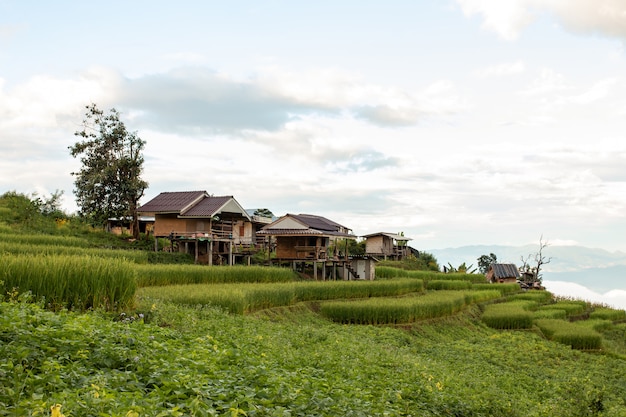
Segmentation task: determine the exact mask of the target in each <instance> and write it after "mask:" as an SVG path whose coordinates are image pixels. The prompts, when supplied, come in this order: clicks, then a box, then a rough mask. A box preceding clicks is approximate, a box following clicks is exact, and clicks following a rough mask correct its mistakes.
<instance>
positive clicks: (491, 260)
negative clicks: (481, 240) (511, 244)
mask: <svg viewBox="0 0 626 417" xmlns="http://www.w3.org/2000/svg"><path fill="white" fill-rule="evenodd" d="M477 261H478V270H479V271H480V273H481V274H486V273H487V272H488V271H489V267H490V266H491V264H495V263H497V262H498V257H497V256H496V255H495V253H490V254H489V255H481V256H480V258H478V259H477Z"/></svg>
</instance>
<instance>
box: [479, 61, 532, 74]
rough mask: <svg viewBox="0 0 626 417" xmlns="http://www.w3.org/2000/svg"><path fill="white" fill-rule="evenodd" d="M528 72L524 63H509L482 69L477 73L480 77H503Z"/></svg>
mask: <svg viewBox="0 0 626 417" xmlns="http://www.w3.org/2000/svg"><path fill="white" fill-rule="evenodd" d="M525 70H526V66H525V65H524V62H522V61H515V62H507V63H503V64H498V65H493V66H490V67H486V68H483V69H480V70H478V71H476V72H475V74H476V75H477V76H479V77H485V78H488V77H502V76H507V75H515V74H521V73H523V72H524V71H525Z"/></svg>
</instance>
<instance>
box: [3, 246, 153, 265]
mask: <svg viewBox="0 0 626 417" xmlns="http://www.w3.org/2000/svg"><path fill="white" fill-rule="evenodd" d="M0 253H5V254H11V255H29V256H91V257H97V258H109V259H127V260H131V261H133V262H135V263H147V262H148V252H145V251H139V250H135V251H133V250H123V249H101V248H85V247H80V246H59V245H55V244H27V243H12V242H1V241H0Z"/></svg>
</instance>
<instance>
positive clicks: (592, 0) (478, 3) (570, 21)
mask: <svg viewBox="0 0 626 417" xmlns="http://www.w3.org/2000/svg"><path fill="white" fill-rule="evenodd" d="M457 3H458V4H459V5H460V6H461V9H462V10H463V12H464V13H465V14H466V15H468V16H473V15H477V14H478V15H481V16H482V18H483V27H484V28H485V29H487V30H491V31H493V32H496V33H497V34H498V35H500V36H501V37H502V38H504V39H506V40H514V39H517V38H518V36H519V34H520V32H521V31H522V29H524V28H525V27H526V26H528V25H529V24H531V23H532V22H533V20H535V19H536V18H537V16H538V15H540V14H542V13H548V14H550V15H552V16H553V17H554V18H555V19H556V20H557V21H559V22H560V23H561V24H562V25H563V27H565V28H566V29H568V30H570V31H573V32H592V33H600V34H603V35H606V36H614V37H618V38H624V37H626V4H625V3H624V1H623V0H507V1H502V0H457Z"/></svg>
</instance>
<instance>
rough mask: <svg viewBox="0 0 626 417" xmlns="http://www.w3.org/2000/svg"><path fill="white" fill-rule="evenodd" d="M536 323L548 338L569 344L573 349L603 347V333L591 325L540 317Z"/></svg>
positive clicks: (596, 348)
mask: <svg viewBox="0 0 626 417" xmlns="http://www.w3.org/2000/svg"><path fill="white" fill-rule="evenodd" d="M535 324H536V325H537V327H539V329H541V331H542V332H543V334H544V335H545V336H546V337H547V338H548V339H550V340H553V341H555V342H559V343H562V344H564V345H569V346H571V347H572V348H573V349H579V350H598V349H601V348H602V335H601V334H600V333H598V332H597V331H596V330H594V329H593V328H591V327H588V326H580V325H576V324H574V323H570V322H568V321H565V320H558V319H539V320H536V321H535Z"/></svg>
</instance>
